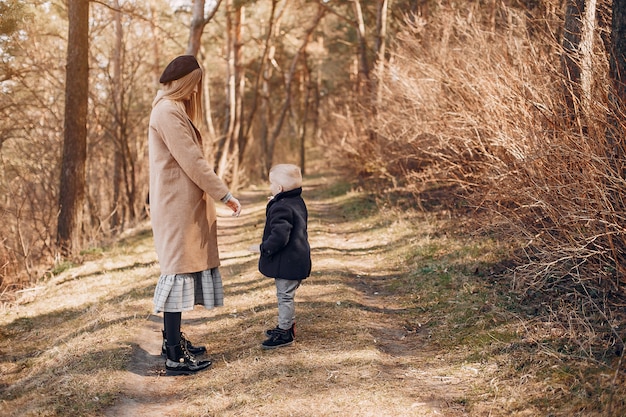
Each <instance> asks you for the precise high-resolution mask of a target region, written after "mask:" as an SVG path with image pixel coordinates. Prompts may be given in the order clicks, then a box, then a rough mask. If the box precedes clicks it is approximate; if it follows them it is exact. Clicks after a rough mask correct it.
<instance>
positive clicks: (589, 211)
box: [328, 2, 626, 415]
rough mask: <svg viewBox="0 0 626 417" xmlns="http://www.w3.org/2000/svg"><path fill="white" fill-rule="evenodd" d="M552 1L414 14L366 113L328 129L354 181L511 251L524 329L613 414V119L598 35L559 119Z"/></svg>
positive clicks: (616, 286)
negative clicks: (369, 115) (584, 82)
mask: <svg viewBox="0 0 626 417" xmlns="http://www.w3.org/2000/svg"><path fill="white" fill-rule="evenodd" d="M550 4H551V3H550V2H542V3H541V4H536V7H535V8H534V9H532V10H527V9H525V8H520V9H516V8H515V6H514V5H511V6H507V5H505V4H504V3H501V4H498V5H497V7H496V8H495V9H494V10H493V11H486V10H487V9H484V10H479V9H477V8H474V9H472V8H471V7H456V8H455V6H454V5H447V6H442V7H440V8H439V9H437V10H436V11H435V12H433V15H431V16H429V17H428V20H420V19H419V18H418V19H414V20H413V21H411V22H410V23H409V24H407V26H406V31H405V33H404V35H403V36H400V38H399V41H398V44H397V45H396V47H395V49H394V56H393V59H392V60H390V63H389V65H388V66H387V68H385V72H384V74H379V81H380V83H381V85H382V96H381V97H380V98H379V99H380V102H379V105H378V106H377V110H378V111H377V113H376V116H377V117H376V119H372V120H359V119H358V117H355V116H353V115H348V116H346V117H344V118H343V119H339V118H338V120H341V124H338V125H337V127H338V129H340V130H341V132H342V133H344V134H341V133H340V134H337V133H336V132H330V133H329V135H328V136H329V137H331V138H332V137H337V136H339V137H344V140H343V141H342V143H341V145H342V149H343V155H346V156H347V157H348V158H346V161H347V164H348V165H350V166H351V167H352V169H353V170H355V171H358V172H361V174H362V175H363V177H364V181H363V184H369V185H371V184H373V185H374V187H373V188H378V189H380V188H381V184H383V186H385V187H387V188H388V190H389V191H390V192H393V193H398V194H399V193H402V195H403V196H405V197H406V199H405V201H396V202H394V203H396V204H398V205H399V206H403V207H406V206H410V205H418V206H419V207H420V208H422V209H423V210H425V211H428V210H432V208H433V205H434V206H436V207H439V208H440V207H442V206H443V207H445V208H447V209H449V210H450V213H451V215H458V214H460V213H463V214H471V219H469V220H468V221H467V224H466V227H467V229H466V230H473V231H474V233H476V232H477V231H478V232H479V233H483V234H484V235H487V236H491V237H493V238H494V239H495V240H497V241H501V242H504V241H506V242H509V243H510V244H511V246H512V247H516V248H517V250H516V251H512V252H511V253H510V254H509V255H508V257H509V259H508V261H507V262H506V263H505V265H507V266H508V267H509V268H510V274H506V275H505V279H506V280H507V281H508V283H510V284H511V286H510V287H509V289H510V291H511V296H512V299H513V303H512V304H513V306H512V308H514V309H516V310H521V311H524V312H525V314H524V316H523V318H524V320H525V319H526V318H527V317H526V316H528V318H529V319H531V321H532V323H531V324H524V326H523V328H522V329H521V330H520V331H521V333H523V334H524V335H525V338H526V339H527V340H529V341H530V342H529V343H530V346H533V347H534V348H537V349H538V350H539V351H540V352H542V353H546V354H547V355H548V356H550V357H552V358H554V359H555V360H557V361H558V363H560V364H562V366H563V367H564V369H566V370H565V371H564V372H563V374H564V375H567V377H566V378H565V379H566V380H567V381H568V383H572V384H573V386H575V387H577V388H576V390H578V391H577V392H578V395H579V396H580V403H582V404H584V403H585V402H586V399H588V398H594V400H593V401H594V402H595V405H594V406H592V409H593V410H596V411H595V412H598V411H597V410H602V412H604V413H607V415H612V414H611V413H612V411H611V410H612V407H616V406H617V407H623V404H621V402H620V401H621V400H619V398H622V397H624V395H625V393H624V389H623V381H624V379H625V372H624V369H625V366H626V364H625V361H624V352H625V349H624V340H625V339H626V333H625V329H626V314H625V313H624V306H626V292H625V291H624V283H625V282H626V279H625V278H624V264H625V263H626V258H625V257H624V254H625V253H626V238H625V236H626V234H625V233H624V227H623V224H624V217H625V214H626V204H625V203H624V200H623V195H624V192H623V191H624V189H625V188H626V183H625V182H624V170H623V155H625V154H626V148H625V147H624V143H623V140H621V139H620V138H621V137H622V136H623V134H622V133H619V132H623V131H624V126H623V120H624V115H623V114H620V113H619V111H615V110H614V109H613V107H612V105H611V103H610V102H609V100H608V98H609V97H611V95H612V93H611V91H610V89H611V80H610V79H609V78H608V73H607V68H608V62H607V60H608V58H607V55H606V51H604V49H603V46H602V45H603V43H602V39H601V35H604V34H603V33H601V32H600V31H598V33H597V39H595V44H596V48H595V51H594V58H593V59H594V62H593V65H592V67H593V69H594V71H593V81H592V86H593V88H592V90H591V96H590V97H589V99H588V100H587V101H585V102H579V103H577V104H578V106H579V107H578V112H577V113H574V114H572V113H568V110H567V105H566V101H567V100H566V97H565V95H564V89H563V86H564V85H565V82H564V79H563V76H562V75H561V74H562V71H561V68H560V65H561V64H560V57H561V47H560V45H559V40H560V39H559V33H560V32H561V30H562V29H561V28H562V27H563V21H562V16H560V15H559V12H557V13H555V12H554V11H555V10H557V9H551V7H550ZM544 7H545V8H544ZM599 7H601V8H602V7H606V4H605V3H601V4H600V6H599ZM487 13H493V14H492V15H491V17H494V16H495V20H491V19H490V18H489V17H490V16H487V15H486V14H487ZM602 13H607V10H602ZM583 110H584V111H583ZM366 129H369V130H370V131H374V132H375V135H371V134H369V132H368V134H365V133H363V131H364V130H366ZM616 132H617V133H616ZM615 136H617V139H612V137H615ZM364 138H368V139H369V140H367V139H364ZM372 138H373V139H372ZM329 146H332V143H330V142H329ZM407 200H408V201H409V202H408V203H407ZM433 200H434V201H433ZM446 202H447V203H446ZM570 361H576V362H577V363H578V364H579V365H578V368H576V370H575V371H572V370H571V369H569V365H566V364H568V363H570ZM531 363H532V364H535V362H534V361H531ZM548 363H552V362H551V361H548ZM559 366H561V365H559ZM531 368H533V367H532V366H531ZM590 380H592V381H593V382H589V381H590ZM572 381H574V382H572ZM566 386H567V385H566ZM561 388H563V387H560V388H559V390H557V392H561ZM564 390H565V391H567V390H566V389H564ZM574 403H575V404H578V399H576V400H575V401H573V404H574ZM587 406H588V405H584V406H581V407H583V408H582V409H581V410H582V411H580V412H581V413H589V415H592V414H593V412H594V411H591V410H589V409H585V408H584V407H587ZM585 415H587V414H585Z"/></svg>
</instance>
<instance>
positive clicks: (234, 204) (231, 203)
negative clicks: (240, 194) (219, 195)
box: [226, 197, 241, 217]
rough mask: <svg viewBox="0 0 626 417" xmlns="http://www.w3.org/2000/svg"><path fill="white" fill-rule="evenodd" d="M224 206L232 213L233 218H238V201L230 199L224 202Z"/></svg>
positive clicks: (239, 208)
mask: <svg viewBox="0 0 626 417" xmlns="http://www.w3.org/2000/svg"><path fill="white" fill-rule="evenodd" d="M226 205H227V206H228V207H229V208H230V209H231V210H232V211H233V216H235V217H239V214H241V203H240V202H239V200H237V199H236V198H235V197H231V198H230V199H229V200H228V201H227V202H226Z"/></svg>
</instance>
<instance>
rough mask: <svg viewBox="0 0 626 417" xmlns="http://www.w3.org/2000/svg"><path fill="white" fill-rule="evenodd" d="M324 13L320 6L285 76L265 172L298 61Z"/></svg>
mask: <svg viewBox="0 0 626 417" xmlns="http://www.w3.org/2000/svg"><path fill="white" fill-rule="evenodd" d="M325 13H326V10H325V9H324V7H322V6H320V7H319V9H318V13H317V16H316V18H315V20H314V21H313V23H312V24H311V26H310V27H309V28H308V30H307V32H306V35H305V37H304V40H303V41H302V45H301V46H300V48H298V51H297V52H296V55H295V56H294V57H293V59H292V60H291V65H290V67H289V72H288V73H286V74H285V100H284V102H283V105H282V107H281V109H280V113H279V114H278V120H277V122H276V125H275V126H274V128H273V129H272V132H271V134H270V136H269V137H268V140H267V148H266V149H265V152H266V157H265V169H266V172H269V170H270V168H271V167H272V164H273V159H274V147H275V146H276V141H277V139H278V136H279V135H280V131H281V129H282V127H283V123H284V122H285V117H286V116H287V113H288V112H289V110H290V108H291V85H292V83H293V77H294V74H295V72H296V68H297V64H298V61H299V60H300V58H301V56H302V54H304V52H305V51H306V47H307V45H308V44H309V41H310V40H311V35H312V34H313V31H314V30H315V28H316V27H317V25H318V24H319V22H320V20H322V17H324V14H325Z"/></svg>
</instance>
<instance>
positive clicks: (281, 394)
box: [0, 170, 606, 417]
mask: <svg viewBox="0 0 626 417" xmlns="http://www.w3.org/2000/svg"><path fill="white" fill-rule="evenodd" d="M318 172H320V171H318ZM321 172H325V171H323V170H322V171H321ZM265 195H266V191H264V190H256V189H250V190H247V191H245V192H242V193H241V197H242V200H243V202H244V205H245V211H244V215H243V216H242V217H241V218H239V219H232V218H230V217H229V216H228V215H227V213H226V212H225V211H221V212H220V217H219V222H220V225H221V228H220V241H221V251H222V259H223V264H222V272H223V275H224V277H225V289H226V295H227V298H226V306H225V307H223V308H219V309H214V310H210V311H205V310H203V309H201V308H198V309H196V310H194V311H193V312H190V313H188V314H185V315H184V316H183V318H184V320H183V321H184V323H183V326H184V330H185V331H186V332H187V334H188V335H189V336H190V337H191V338H192V340H194V341H202V342H203V343H205V344H206V345H207V347H208V349H209V352H210V353H211V358H212V359H213V360H214V362H215V364H214V366H213V368H212V369H211V370H209V371H206V372H204V373H201V374H199V375H196V376H192V377H182V378H166V377H164V376H162V366H163V364H162V359H161V357H160V356H159V352H160V341H161V338H160V328H161V324H160V320H161V318H160V317H158V316H154V315H152V314H151V308H152V303H151V297H152V291H153V288H154V284H155V281H156V277H157V275H158V267H157V264H156V263H155V259H154V253H153V249H152V241H151V237H150V233H149V229H148V226H147V225H144V226H142V227H140V228H138V229H137V230H135V231H133V233H130V234H129V235H128V236H127V237H126V238H125V239H124V240H122V241H120V242H119V243H118V244H116V245H114V246H113V247H111V248H110V249H108V250H106V251H103V252H101V253H100V254H93V255H92V258H93V259H92V260H90V261H87V262H85V263H84V264H82V265H79V266H76V267H73V268H70V269H68V270H67V271H65V272H63V273H61V274H60V275H58V276H56V277H55V278H54V279H53V280H51V281H49V282H45V283H40V285H39V286H38V287H35V288H33V290H32V291H29V292H25V293H22V298H21V299H20V300H18V301H17V302H16V303H15V304H13V305H11V306H6V307H5V308H4V310H3V311H2V315H1V319H0V332H1V334H2V339H1V341H0V351H1V353H2V360H1V363H0V371H1V375H2V377H1V378H2V379H1V380H0V383H1V397H0V400H1V402H0V414H2V415H7V416H35V415H37V416H67V415H73V416H126V415H136V416H194V417H195V416H242V415H250V416H270V415H275V414H276V412H277V410H280V412H281V414H283V415H291V416H346V415H349V416H435V415H445V416H452V417H454V416H482V415H491V416H530V415H546V414H548V413H552V415H577V414H579V415H582V414H580V413H583V411H581V410H584V411H585V412H584V415H600V414H599V413H597V412H596V411H597V410H599V408H598V406H597V404H595V403H594V401H590V399H589V397H583V396H581V395H580V394H581V392H583V391H584V392H586V391H585V389H588V388H589V387H590V386H591V385H593V384H594V383H595V382H597V381H596V379H602V378H604V377H605V376H603V373H602V372H596V373H595V374H585V373H586V372H588V371H589V368H580V369H577V368H575V367H574V366H573V364H572V362H571V361H570V360H568V359H567V358H565V357H557V356H556V355H555V354H554V351H553V350H551V347H550V345H549V343H550V341H551V340H555V330H558V326H553V327H546V326H544V324H543V323H541V322H538V321H535V320H534V319H533V318H532V317H529V316H526V315H525V313H524V311H523V310H520V309H519V306H518V305H516V304H515V300H512V299H511V296H510V294H509V293H508V292H507V289H508V286H507V285H502V283H501V282H500V280H499V279H498V276H499V275H498V273H500V272H502V271H499V270H495V269H494V268H496V267H497V264H498V262H499V261H501V259H502V258H503V257H505V256H506V254H507V253H508V252H507V250H508V249H507V248H506V247H501V246H500V245H498V244H497V242H495V241H493V240H489V239H476V238H473V237H471V236H470V237H467V236H465V237H464V236H463V235H459V234H457V233H455V232H454V230H458V223H457V221H456V220H454V219H449V218H448V216H447V212H443V213H439V214H437V213H430V214H429V213H424V212H416V211H413V210H409V211H398V210H395V209H385V210H379V206H378V205H377V204H376V202H375V200H373V199H372V198H371V196H368V195H367V194H364V193H363V192H358V191H355V190H354V189H353V188H351V186H350V185H349V184H347V183H346V182H342V181H341V180H340V179H339V178H338V177H336V176H325V175H322V174H316V175H314V176H312V177H310V178H309V179H308V180H307V183H306V188H305V196H306V198H307V202H308V205H309V209H310V216H311V220H310V240H311V244H312V248H313V261H314V272H313V275H312V277H311V278H310V279H309V280H307V281H306V282H305V284H304V285H303V286H302V287H301V289H300V290H299V292H298V295H297V314H298V318H297V320H298V330H299V331H298V340H297V342H296V344H295V345H294V346H292V347H288V348H284V349H281V350H278V351H270V352H267V351H263V350H261V349H260V348H259V344H260V342H261V341H262V340H263V336H262V332H263V330H264V329H266V328H268V327H273V326H274V325H275V320H276V307H275V299H274V298H275V296H274V292H273V287H272V282H271V281H270V280H268V279H266V278H264V277H262V276H260V275H259V273H258V272H257V271H256V259H255V256H254V255H252V254H249V253H248V252H247V250H246V248H247V247H248V246H249V245H250V244H251V243H253V242H256V241H257V239H258V238H259V236H260V233H261V227H262V221H263V214H264V204H265V203H264V201H265ZM531 326H536V327H541V331H542V332H543V333H544V335H543V337H542V338H541V339H538V340H530V339H529V336H528V335H529V334H531V332H528V331H527V330H528V329H527V328H528V327H531ZM532 334H539V329H536V330H535V331H534V332H532ZM556 339H558V338H556ZM597 390H598V391H597V392H596V393H597V394H599V395H606V393H605V392H603V391H601V389H600V388H597ZM547 394H549V395H547ZM557 400H558V401H557ZM594 407H595V408H594ZM594 410H595V411H594ZM594 412H595V414H594Z"/></svg>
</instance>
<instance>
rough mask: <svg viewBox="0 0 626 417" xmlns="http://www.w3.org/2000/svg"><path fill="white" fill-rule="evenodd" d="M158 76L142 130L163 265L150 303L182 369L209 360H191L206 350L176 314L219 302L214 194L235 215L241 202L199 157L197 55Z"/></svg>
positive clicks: (174, 371)
mask: <svg viewBox="0 0 626 417" xmlns="http://www.w3.org/2000/svg"><path fill="white" fill-rule="evenodd" d="M159 81H160V82H161V84H162V88H161V90H159V92H158V93H157V95H156V97H155V99H154V102H153V103H152V112H151V114H150V128H149V133H148V148H149V155H150V217H151V223H152V231H153V234H154V244H155V247H156V252H157V256H158V259H159V266H160V269H161V276H160V278H159V282H158V284H157V286H156V289H155V291H154V310H155V312H156V313H158V312H163V325H164V331H163V338H164V340H163V349H162V350H163V353H165V356H166V360H165V371H166V374H167V375H188V374H193V373H195V372H198V371H201V370H203V369H207V368H208V367H209V366H211V361H210V360H198V359H196V357H195V355H196V354H200V353H204V352H206V349H205V348H204V347H203V346H194V345H193V344H192V343H191V342H189V340H187V338H186V337H185V336H184V335H183V334H182V333H181V330H180V325H181V313H182V312H183V311H189V310H192V309H193V306H194V305H196V304H202V305H203V306H204V307H205V308H213V307H215V306H221V305H223V302H224V292H223V288H222V279H221V276H220V272H219V269H218V267H219V264H220V262H219V253H218V247H217V219H216V213H215V204H214V201H213V200H221V201H222V202H223V203H225V204H226V205H227V206H228V207H229V208H230V209H231V210H232V211H233V215H234V216H238V215H239V213H240V212H241V204H240V203H239V201H238V200H237V199H236V198H235V197H233V196H232V194H231V193H230V192H229V190H228V187H227V186H226V185H225V184H224V182H223V181H222V180H221V179H220V178H219V177H218V176H217V175H216V174H215V172H214V171H213V169H212V167H211V166H210V165H209V163H208V162H207V161H206V160H205V159H204V157H203V152H202V138H201V137H200V132H198V130H197V129H196V127H195V125H194V124H198V122H200V121H201V120H202V96H201V92H202V88H201V86H202V69H201V68H200V65H199V64H198V61H197V60H196V58H195V57H194V56H192V55H183V56H179V57H177V58H175V59H174V60H173V61H172V62H170V63H169V64H168V65H167V67H166V68H165V70H164V71H163V74H162V75H161V78H160V80H159Z"/></svg>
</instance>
